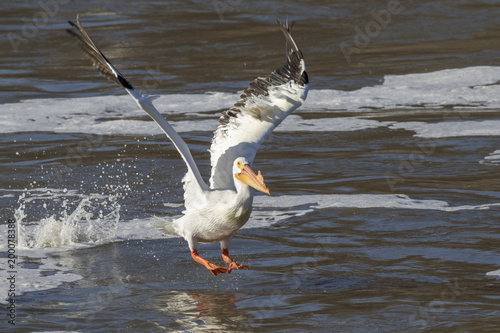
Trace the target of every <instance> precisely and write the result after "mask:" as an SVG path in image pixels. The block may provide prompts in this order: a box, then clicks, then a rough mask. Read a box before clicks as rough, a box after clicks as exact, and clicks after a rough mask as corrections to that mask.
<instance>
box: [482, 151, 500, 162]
mask: <svg viewBox="0 0 500 333" xmlns="http://www.w3.org/2000/svg"><path fill="white" fill-rule="evenodd" d="M479 163H492V164H496V163H500V150H495V151H494V152H492V153H490V154H489V155H488V156H485V157H484V160H483V161H479Z"/></svg>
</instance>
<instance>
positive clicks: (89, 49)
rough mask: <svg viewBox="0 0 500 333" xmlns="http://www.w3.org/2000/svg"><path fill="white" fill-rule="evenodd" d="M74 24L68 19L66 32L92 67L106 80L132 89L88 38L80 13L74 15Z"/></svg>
mask: <svg viewBox="0 0 500 333" xmlns="http://www.w3.org/2000/svg"><path fill="white" fill-rule="evenodd" d="M76 22H77V23H76V24H75V23H74V22H72V21H68V23H69V24H70V25H71V29H66V32H67V33H68V34H69V35H71V36H72V37H74V38H75V40H76V42H77V44H78V46H79V47H80V49H81V50H82V51H83V53H84V54H85V55H86V56H87V57H88V58H90V60H91V61H92V64H93V65H94V67H95V68H96V69H97V70H98V71H99V72H100V73H101V74H102V75H103V76H104V77H105V78H107V79H108V80H110V81H113V82H115V83H117V84H118V85H120V86H121V87H122V88H125V89H130V90H134V87H133V86H132V84H131V83H130V82H129V81H127V79H125V77H124V76H123V75H122V74H121V73H120V72H118V70H117V69H116V68H114V66H113V65H112V64H111V62H110V61H109V60H108V59H107V58H106V56H105V55H104V54H103V53H102V52H101V50H99V48H97V46H96V45H95V44H94V42H93V41H92V39H90V37H89V35H88V34H87V32H86V31H85V30H84V29H83V26H82V25H81V23H80V15H78V14H77V16H76Z"/></svg>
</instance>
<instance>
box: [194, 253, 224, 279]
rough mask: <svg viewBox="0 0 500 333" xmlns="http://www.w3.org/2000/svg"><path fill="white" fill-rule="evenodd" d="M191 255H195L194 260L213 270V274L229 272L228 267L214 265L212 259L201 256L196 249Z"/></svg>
mask: <svg viewBox="0 0 500 333" xmlns="http://www.w3.org/2000/svg"><path fill="white" fill-rule="evenodd" d="M191 256H192V257H193V259H194V261H196V262H199V263H200V264H202V265H203V266H205V267H206V268H207V269H208V270H209V271H210V272H212V274H213V275H217V274H219V273H226V272H227V268H225V267H220V266H217V265H214V264H212V263H211V262H210V261H208V260H206V259H203V258H202V257H200V255H199V254H198V251H196V250H193V251H191Z"/></svg>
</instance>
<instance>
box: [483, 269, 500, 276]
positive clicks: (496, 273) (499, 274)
mask: <svg viewBox="0 0 500 333" xmlns="http://www.w3.org/2000/svg"><path fill="white" fill-rule="evenodd" d="M486 275H488V276H497V277H500V269H497V270H496V271H491V272H488V273H486Z"/></svg>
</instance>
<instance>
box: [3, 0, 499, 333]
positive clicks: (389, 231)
mask: <svg viewBox="0 0 500 333" xmlns="http://www.w3.org/2000/svg"><path fill="white" fill-rule="evenodd" d="M0 13H1V14H0V32H1V33H0V40H1V42H2V45H3V47H2V48H1V49H0V59H1V61H0V73H1V74H0V133H1V134H0V140H1V145H0V172H1V174H0V175H1V179H2V180H1V183H0V205H1V210H0V218H1V220H0V232H1V235H2V252H1V257H2V260H1V261H0V263H1V267H0V274H1V276H0V278H1V281H2V282H1V283H0V293H1V294H0V296H1V297H0V299H1V302H2V306H1V309H0V318H2V319H1V321H2V322H1V324H0V325H1V327H2V331H4V330H6V329H7V330H8V331H16V332H31V331H77V332H111V331H120V332H121V331H151V332H155V331H168V332H236V331H238V332H253V331H256V332H263V331H269V332H299V331H309V332H413V331H432V332H496V331H498V330H499V329H500V319H499V318H500V310H499V307H498V304H499V301H500V283H499V276H500V260H499V255H500V251H499V249H498V244H499V243H500V226H499V222H500V220H499V218H498V215H499V213H500V191H499V189H500V180H499V179H500V177H499V176H500V172H499V167H500V116H499V113H498V110H499V109H500V84H499V82H500V67H498V66H499V65H500V63H499V61H500V60H499V59H500V57H499V54H500V47H499V45H500V21H499V20H498V17H499V14H500V6H499V5H498V3H497V2H496V1H486V0H484V1H399V2H397V1H335V2H327V1H301V2H299V1H293V2H286V4H285V3H281V2H277V1H253V2H244V1H226V0H220V1H219V0H217V1H187V2H181V1H178V2H176V1H163V2H162V1H128V2H127V1H119V0H113V1H106V2H100V1H87V2H75V1H66V0H64V1H63V0H47V1H45V2H44V1H40V2H35V1H18V2H4V3H2V4H0ZM77 13H80V17H81V21H82V23H83V25H84V26H85V27H86V28H87V31H88V32H89V34H90V35H91V36H92V37H93V38H94V40H95V42H96V43H97V44H98V45H99V46H100V47H101V49H102V51H103V52H104V53H105V54H106V55H107V56H108V57H109V58H110V59H113V61H114V63H115V64H116V66H117V67H118V68H119V69H120V70H121V71H122V72H123V73H124V74H125V76H127V77H128V78H129V80H130V81H131V82H132V83H134V84H135V85H136V86H137V87H139V88H140V89H142V90H143V91H146V92H148V93H150V94H156V95H159V98H158V99H157V100H156V102H155V103H156V105H157V107H158V108H159V110H160V111H161V112H162V113H163V114H164V115H165V116H166V117H167V119H168V120H169V121H171V122H172V124H173V125H174V126H175V128H176V129H177V130H178V131H179V132H180V133H181V135H182V136H183V137H184V138H185V140H186V141H187V143H188V144H189V145H190V147H191V149H192V152H193V155H194V158H195V159H196V160H197V161H198V163H199V166H200V169H201V172H202V174H203V176H204V177H206V178H208V176H209V154H208V152H207V149H208V147H209V145H210V140H211V136H212V133H213V130H214V129H215V128H216V127H217V124H218V123H217V118H218V114H219V112H220V111H221V110H223V109H225V108H228V107H230V106H231V105H232V104H233V103H234V102H236V101H237V99H238V96H239V93H241V91H242V90H243V89H244V88H245V87H246V86H247V85H248V82H249V81H251V80H252V79H253V78H255V77H256V76H258V75H264V74H267V73H269V72H270V71H272V70H274V69H275V68H277V67H279V66H280V65H281V64H282V63H283V61H284V41H283V37H282V36H281V33H280V32H279V29H278V26H277V25H276V23H275V17H276V16H278V17H280V18H281V19H283V20H284V19H286V18H287V17H288V18H289V19H290V20H294V21H295V26H294V36H295V38H296V40H297V42H298V43H299V45H300V47H301V48H302V51H303V53H304V56H305V59H306V64H307V70H308V73H309V77H310V83H311V90H310V93H309V96H308V100H307V101H306V103H305V104H304V106H303V107H301V108H300V109H299V110H297V111H296V112H295V113H294V114H293V115H292V116H290V117H289V118H288V119H287V120H286V121H285V122H284V123H283V124H282V125H281V126H280V127H279V128H278V129H277V130H276V131H275V132H274V133H273V134H272V135H271V136H270V137H269V139H268V140H267V141H266V142H265V144H264V145H263V146H262V147H261V149H260V150H259V153H258V155H257V157H256V159H255V162H254V168H255V169H257V170H258V169H260V170H261V171H262V173H263V174H264V176H265V178H266V183H267V184H268V186H269V188H270V189H271V193H272V195H271V196H270V197H268V196H264V195H257V196H256V198H255V202H254V211H253V213H252V217H251V218H250V221H249V222H248V223H247V225H246V226H245V227H244V228H243V229H241V230H240V231H239V232H238V233H237V234H236V236H235V238H234V240H233V242H232V246H231V253H232V255H234V257H235V258H236V259H237V260H238V261H239V262H241V263H244V264H246V265H248V266H249V267H250V270H248V271H233V272H232V273H231V274H230V275H219V276H216V277H215V276H212V275H211V274H210V273H209V272H207V270H206V269H204V268H203V267H202V266H201V265H199V264H197V263H195V262H194V261H193V260H192V259H191V256H190V254H189V250H188V247H187V244H186V242H185V241H184V240H182V239H180V238H173V237H170V236H164V235H163V234H162V232H161V226H162V225H163V224H164V223H165V220H172V219H174V218H176V217H179V216H180V214H181V212H182V210H183V206H182V203H183V197H182V195H183V192H182V183H181V178H182V177H183V175H184V173H185V171H186V170H185V166H184V164H183V161H182V160H181V158H180V156H179V155H178V154H177V152H176V151H175V149H174V148H173V146H172V145H171V144H170V143H169V142H168V140H167V139H166V138H165V137H164V136H163V135H162V134H161V131H160V130H159V129H158V128H157V126H156V125H155V124H154V123H153V122H152V121H150V120H149V119H148V118H147V116H146V115H144V114H143V113H142V111H140V110H138V109H137V107H136V105H135V104H134V102H133V101H132V100H129V97H128V96H125V95H124V92H122V91H121V90H120V89H118V88H117V87H116V86H115V85H113V84H112V83H110V82H108V81H106V80H105V79H103V78H102V77H100V76H99V74H98V73H97V72H96V71H95V70H94V69H93V68H92V67H91V65H90V63H89V62H88V60H87V59H85V58H84V57H83V56H82V55H81V54H80V52H79V51H78V49H77V48H76V47H75V45H74V43H73V41H72V40H71V39H70V37H69V36H68V35H67V34H66V33H65V31H64V29H66V28H67V27H68V24H67V23H66V21H67V20H74V19H75V17H76V14H77ZM10 219H15V221H16V229H15V231H16V233H15V234H16V237H17V244H16V248H15V250H16V255H17V256H18V258H17V259H16V260H17V261H16V263H15V266H14V267H9V261H8V259H9V258H8V238H7V237H8V230H10V229H9V225H8V223H7V222H8V221H9V220H10ZM199 251H200V253H201V254H202V255H203V256H204V257H206V258H207V259H209V260H211V261H213V262H216V263H219V264H221V263H222V259H221V257H220V249H219V245H218V244H211V245H201V246H200V247H199ZM12 271H14V272H15V273H11V272H12ZM12 274H14V275H15V283H14V289H15V294H16V295H15V296H14V297H13V298H14V299H15V302H16V303H15V304H16V312H15V315H16V317H15V320H16V321H15V323H16V325H15V326H14V325H12V324H9V323H8V320H9V317H8V316H7V315H8V314H9V311H10V310H9V309H8V308H7V304H8V302H9V295H8V293H9V288H12V285H10V284H9V283H7V282H6V281H7V277H9V276H11V275H12ZM11 299H12V297H11Z"/></svg>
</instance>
